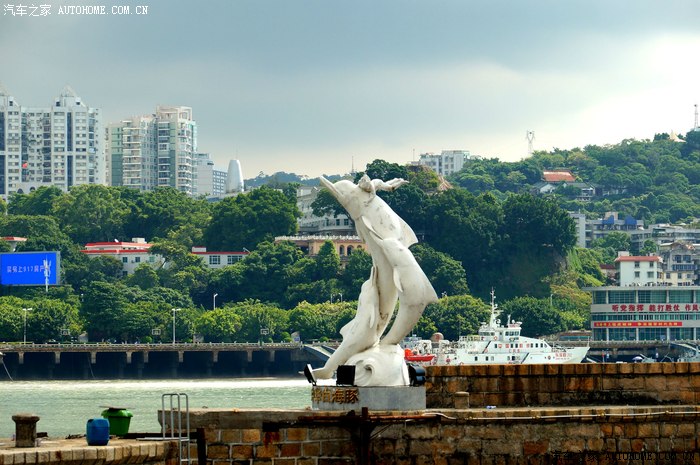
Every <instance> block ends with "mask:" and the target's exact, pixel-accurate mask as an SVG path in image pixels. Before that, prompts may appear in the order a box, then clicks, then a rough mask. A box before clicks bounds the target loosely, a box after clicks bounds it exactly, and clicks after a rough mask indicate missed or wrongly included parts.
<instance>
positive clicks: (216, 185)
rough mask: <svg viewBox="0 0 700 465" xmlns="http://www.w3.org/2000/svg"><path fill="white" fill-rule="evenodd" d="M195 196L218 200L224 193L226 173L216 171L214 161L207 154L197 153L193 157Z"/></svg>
mask: <svg viewBox="0 0 700 465" xmlns="http://www.w3.org/2000/svg"><path fill="white" fill-rule="evenodd" d="M195 161H196V165H197V168H196V171H195V173H196V175H195V187H196V189H195V192H194V194H195V195H196V196H204V197H206V198H208V199H220V198H223V197H224V194H225V193H226V171H223V170H220V169H216V167H215V166H214V161H213V160H212V159H211V157H210V156H209V154H208V153H198V154H196V156H195Z"/></svg>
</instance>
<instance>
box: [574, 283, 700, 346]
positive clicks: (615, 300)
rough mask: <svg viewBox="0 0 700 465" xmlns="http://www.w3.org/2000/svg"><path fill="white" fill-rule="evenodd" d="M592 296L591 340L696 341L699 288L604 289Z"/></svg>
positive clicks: (699, 333) (699, 337) (699, 336)
mask: <svg viewBox="0 0 700 465" xmlns="http://www.w3.org/2000/svg"><path fill="white" fill-rule="evenodd" d="M586 290H587V291H591V293H592V296H593V303H592V305H591V330H592V332H593V340H594V341H697V340H700V286H683V287H679V286H661V285H658V286H607V287H594V288H587V289H586Z"/></svg>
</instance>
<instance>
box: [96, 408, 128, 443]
mask: <svg viewBox="0 0 700 465" xmlns="http://www.w3.org/2000/svg"><path fill="white" fill-rule="evenodd" d="M133 416H134V414H133V413H131V412H130V411H129V410H127V409H125V408H120V407H108V408H107V410H104V411H103V412H102V418H106V419H107V420H108V421H109V434H112V435H114V436H125V435H127V434H128V433H129V423H131V417H133Z"/></svg>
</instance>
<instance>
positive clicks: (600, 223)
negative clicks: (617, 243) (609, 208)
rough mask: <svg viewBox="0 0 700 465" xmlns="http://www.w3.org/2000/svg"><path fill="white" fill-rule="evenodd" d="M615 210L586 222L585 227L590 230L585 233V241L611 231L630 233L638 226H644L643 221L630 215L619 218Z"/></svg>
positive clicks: (598, 237) (603, 235) (602, 236)
mask: <svg viewBox="0 0 700 465" xmlns="http://www.w3.org/2000/svg"><path fill="white" fill-rule="evenodd" d="M620 216H621V215H618V214H617V213H616V212H608V213H606V214H605V217H604V218H603V219H595V220H589V221H587V222H586V228H587V229H588V230H589V231H590V234H588V233H587V243H588V244H589V245H590V241H594V240H596V239H602V238H604V237H605V236H606V235H608V234H610V233H611V232H613V231H618V232H625V233H628V234H629V233H630V232H631V231H636V230H638V229H640V228H644V221H643V220H638V219H636V218H634V217H632V216H629V215H627V216H625V217H624V218H620Z"/></svg>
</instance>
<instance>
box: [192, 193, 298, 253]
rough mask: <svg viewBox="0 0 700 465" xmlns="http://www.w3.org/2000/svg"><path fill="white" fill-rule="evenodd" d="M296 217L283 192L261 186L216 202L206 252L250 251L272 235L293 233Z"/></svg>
mask: <svg viewBox="0 0 700 465" xmlns="http://www.w3.org/2000/svg"><path fill="white" fill-rule="evenodd" d="M299 215H300V214H299V210H298V209H297V207H296V204H295V203H292V202H290V201H289V199H288V198H287V197H286V196H285V195H284V194H283V193H281V192H279V191H276V190H273V189H270V188H268V187H261V188H259V189H255V190H253V191H251V192H250V193H247V194H240V195H237V196H235V197H227V198H225V199H223V200H222V201H220V202H218V203H216V204H215V205H214V206H213V207H212V220H211V222H210V224H209V226H208V227H207V229H206V230H205V232H204V240H205V242H206V245H207V247H208V248H209V249H210V250H243V249H246V248H247V249H249V250H252V249H254V248H256V247H257V246H258V244H259V243H261V242H264V241H272V240H274V238H275V236H284V235H291V234H295V233H296V231H297V221H296V219H297V217H298V216H299Z"/></svg>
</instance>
